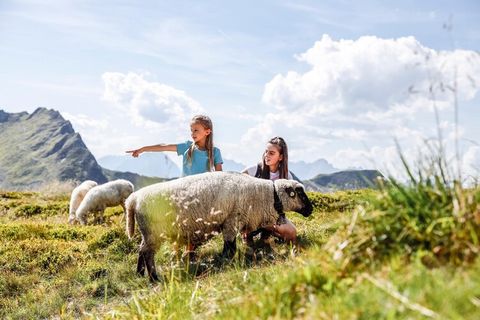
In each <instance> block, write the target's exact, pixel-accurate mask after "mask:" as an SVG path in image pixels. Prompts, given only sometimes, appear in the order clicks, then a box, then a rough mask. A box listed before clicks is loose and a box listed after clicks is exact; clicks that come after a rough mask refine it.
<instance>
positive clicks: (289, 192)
mask: <svg viewBox="0 0 480 320" xmlns="http://www.w3.org/2000/svg"><path fill="white" fill-rule="evenodd" d="M275 188H276V189H277V192H278V196H279V197H280V201H281V202H282V205H283V210H284V211H295V212H298V213H300V214H301V215H303V216H304V217H308V216H309V215H311V214H312V210H313V207H312V203H311V202H310V200H309V199H308V197H307V194H306V193H305V187H304V186H303V185H302V184H301V183H300V182H298V181H294V180H285V179H279V180H276V181H275Z"/></svg>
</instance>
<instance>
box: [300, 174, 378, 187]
mask: <svg viewBox="0 0 480 320" xmlns="http://www.w3.org/2000/svg"><path fill="white" fill-rule="evenodd" d="M379 177H380V178H383V175H382V174H381V173H380V171H378V170H345V171H339V172H334V173H331V174H319V175H317V176H316V177H314V178H313V179H310V180H307V181H304V183H305V186H306V187H307V189H308V190H311V191H322V192H327V191H335V190H354V189H364V188H372V187H375V186H376V180H377V179H378V178H379Z"/></svg>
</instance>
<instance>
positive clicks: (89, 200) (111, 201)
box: [76, 179, 134, 225]
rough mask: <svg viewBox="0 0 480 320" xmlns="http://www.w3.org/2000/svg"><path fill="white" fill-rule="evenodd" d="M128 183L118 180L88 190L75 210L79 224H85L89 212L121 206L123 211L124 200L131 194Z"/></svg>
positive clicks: (131, 190)
mask: <svg viewBox="0 0 480 320" xmlns="http://www.w3.org/2000/svg"><path fill="white" fill-rule="evenodd" d="M133 189H134V187H133V184H132V183H131V182H130V181H127V180H123V179H118V180H114V181H110V182H107V183H105V184H102V185H99V186H96V187H93V188H92V189H90V190H89V191H88V192H87V194H86V195H85V198H83V201H82V203H80V206H79V207H78V209H77V212H76V217H77V220H78V221H80V223H81V224H83V225H84V224H86V223H87V214H88V213H89V212H102V213H103V211H104V210H105V208H107V207H115V206H118V205H121V206H122V208H123V211H124V212H126V211H125V204H124V203H125V199H127V198H128V196H129V195H130V194H131V193H132V192H133Z"/></svg>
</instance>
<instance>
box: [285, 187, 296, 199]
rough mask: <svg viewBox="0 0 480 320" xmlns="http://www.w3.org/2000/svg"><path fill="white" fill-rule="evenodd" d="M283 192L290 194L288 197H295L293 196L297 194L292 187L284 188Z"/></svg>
mask: <svg viewBox="0 0 480 320" xmlns="http://www.w3.org/2000/svg"><path fill="white" fill-rule="evenodd" d="M285 192H286V193H287V194H288V195H289V196H290V198H295V196H296V195H297V193H296V192H295V190H293V188H292V187H287V188H285Z"/></svg>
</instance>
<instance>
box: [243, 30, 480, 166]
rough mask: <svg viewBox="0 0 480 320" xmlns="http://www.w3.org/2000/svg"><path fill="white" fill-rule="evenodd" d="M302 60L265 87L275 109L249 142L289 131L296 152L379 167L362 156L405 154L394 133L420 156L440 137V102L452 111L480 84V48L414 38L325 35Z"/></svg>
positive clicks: (266, 100)
mask: <svg viewBox="0 0 480 320" xmlns="http://www.w3.org/2000/svg"><path fill="white" fill-rule="evenodd" d="M296 59H297V60H299V61H300V62H303V63H305V64H306V65H307V69H306V70H305V71H302V72H299V71H296V70H291V71H288V72H286V73H285V74H278V75H276V76H274V77H273V78H272V79H271V81H269V82H268V83H267V84H266V85H265V89H264V93H263V96H262V101H263V102H264V103H265V104H266V105H268V106H269V107H270V108H271V109H270V111H269V112H268V114H266V115H265V117H264V119H263V120H262V121H259V122H258V123H257V124H256V125H255V126H254V127H252V128H250V129H249V130H248V132H246V134H245V135H244V136H243V138H242V144H244V145H252V144H253V145H255V144H258V143H261V142H259V139H260V140H262V142H263V143H264V141H266V140H267V139H268V138H269V137H270V136H274V135H283V136H285V137H286V138H287V139H289V140H288V142H289V144H290V149H289V150H291V152H292V154H293V155H298V156H305V155H310V157H313V159H311V160H312V161H313V160H316V159H318V158H326V159H327V160H329V161H331V162H333V163H334V164H335V165H336V166H337V167H341V166H343V167H351V166H355V167H358V166H362V167H372V165H368V162H371V161H363V160H361V159H360V158H370V159H375V160H376V162H377V163H378V162H382V161H390V160H391V159H392V158H393V157H394V156H397V155H396V153H393V152H392V150H394V149H395V147H394V138H397V139H399V140H400V142H401V143H402V145H404V146H406V149H407V150H406V152H408V153H411V154H415V152H418V150H421V145H422V144H423V143H424V141H425V140H426V139H430V138H432V137H436V136H437V128H436V126H437V124H436V121H435V116H434V113H433V110H434V107H435V108H436V110H437V111H439V112H440V113H441V112H444V113H445V112H447V111H448V112H450V111H451V109H452V108H453V106H454V98H455V95H454V94H453V93H456V97H457V98H458V101H460V102H462V101H469V100H471V99H474V98H475V97H476V95H477V92H478V85H477V84H478V83H480V59H479V55H478V54H477V53H476V52H473V51H468V50H454V51H436V50H434V49H431V48H428V47H426V46H424V45H422V44H421V43H420V42H419V41H417V40H416V39H415V38H414V37H403V38H398V39H381V38H378V37H375V36H364V37H361V38H359V39H357V40H333V39H332V38H330V37H329V36H328V35H324V36H323V37H322V38H321V39H320V40H319V41H317V42H316V43H315V44H314V45H313V47H312V48H310V49H308V50H307V51H306V52H304V53H301V54H299V55H297V56H296ZM442 110H443V111H442ZM450 118H451V115H450ZM450 120H452V121H445V122H446V124H445V123H443V122H442V124H441V127H442V130H445V131H447V132H446V133H445V136H444V137H446V138H452V134H451V133H452V130H453V128H454V127H453V125H452V122H453V119H450ZM459 132H460V137H461V135H462V134H463V130H461V129H460V130H459ZM392 148H393V149H392ZM410 149H411V150H410ZM313 155H314V156H313ZM294 158H295V156H292V159H294ZM304 159H307V158H304ZM307 161H308V160H307Z"/></svg>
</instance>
